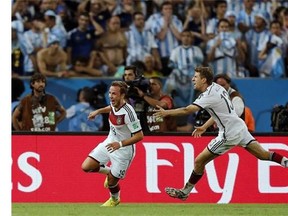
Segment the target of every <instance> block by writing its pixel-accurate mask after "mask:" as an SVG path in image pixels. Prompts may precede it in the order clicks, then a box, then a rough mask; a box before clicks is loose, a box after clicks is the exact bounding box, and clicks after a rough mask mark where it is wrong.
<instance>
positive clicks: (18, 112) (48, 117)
mask: <svg viewBox="0 0 288 216" xmlns="http://www.w3.org/2000/svg"><path fill="white" fill-rule="evenodd" d="M45 87H46V77H45V76H44V75H43V74H39V73H37V74H34V75H33V76H32V77H31V80H30V88H31V89H32V93H31V94H28V95H27V96H25V97H24V98H23V99H22V100H21V101H20V103H19V105H18V106H17V108H16V109H15V111H14V112H13V115H12V122H13V127H14V128H15V130H17V131H20V130H21V131H37V132H38V131H41V132H42V131H55V129H56V126H57V124H58V123H59V122H61V121H62V120H63V119H64V118H65V116H66V110H65V109H64V107H63V106H61V104H60V103H59V102H58V100H57V99H56V98H55V97H54V96H53V95H50V94H46V93H45Z"/></svg>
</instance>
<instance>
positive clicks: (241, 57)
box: [11, 0, 288, 107]
mask: <svg viewBox="0 0 288 216" xmlns="http://www.w3.org/2000/svg"><path fill="white" fill-rule="evenodd" d="M11 7H12V25H11V28H12V29H11V30H12V46H11V47H12V50H11V54H12V61H11V63H12V65H11V70H12V77H20V78H21V77H25V76H29V77H30V76H32V75H33V74H36V73H42V74H43V75H45V76H46V77H58V78H69V77H110V78H111V77H114V78H115V79H119V78H122V77H123V75H124V71H125V67H126V66H130V65H137V66H139V65H140V66H141V73H142V75H144V77H145V78H147V79H148V78H150V77H155V76H158V77H163V78H164V79H165V80H166V82H165V84H164V86H163V92H164V93H167V94H169V95H170V96H172V98H173V100H174V105H175V107H181V106H186V105H188V104H190V103H191V102H192V101H193V99H194V98H195V97H196V96H197V92H194V91H193V87H192V86H191V85H192V84H191V77H192V76H193V74H194V68H196V67H197V66H199V65H202V66H210V67H211V68H213V71H214V75H217V74H227V75H228V76H229V77H230V78H232V79H233V78H245V77H259V78H267V77H269V78H287V77H288V2H287V1H283V0H239V1H233V0H191V1H185V0H170V1H167V0H166V1H164V0H151V1H150V0H149V1H147V0H146V1H145V0H12V3H11ZM140 66H139V67H140ZM183 89H184V90H185V89H188V90H189V91H186V90H185V94H183V91H184V90H183ZM181 91H182V92H181ZM187 92H189V93H187Z"/></svg>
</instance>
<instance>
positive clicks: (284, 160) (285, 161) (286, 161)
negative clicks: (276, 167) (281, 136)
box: [281, 157, 288, 168]
mask: <svg viewBox="0 0 288 216" xmlns="http://www.w3.org/2000/svg"><path fill="white" fill-rule="evenodd" d="M281 165H282V166H284V167H287V168H288V158H286V157H283V158H282V161H281Z"/></svg>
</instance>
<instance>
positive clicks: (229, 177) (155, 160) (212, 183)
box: [143, 142, 288, 203]
mask: <svg viewBox="0 0 288 216" xmlns="http://www.w3.org/2000/svg"><path fill="white" fill-rule="evenodd" d="M143 145H144V147H145V150H146V188H147V190H148V192H149V193H161V191H160V190H159V187H158V169H159V167H160V166H169V167H174V166H175V164H173V163H171V161H169V160H167V159H165V158H159V157H158V153H159V152H160V151H163V150H165V151H167V150H169V151H171V150H172V151H176V152H179V154H180V155H182V157H183V160H184V162H183V166H182V167H183V172H184V182H183V185H184V184H185V183H186V182H187V180H188V179H189V177H190V174H191V171H192V170H193V167H194V158H195V156H196V155H195V150H194V147H193V144H191V143H181V144H180V146H181V145H182V147H183V150H182V151H181V150H180V149H179V147H178V146H177V145H175V144H173V143H167V142H159V143H151V142H149V143H148V142H143ZM261 145H262V147H263V148H264V149H266V150H269V149H273V150H275V151H277V150H284V151H288V146H287V145H285V144H282V143H265V144H261ZM226 154H228V158H229V159H228V165H227V169H226V170H225V171H226V173H225V181H224V185H223V187H221V186H220V184H219V179H218V176H217V171H216V168H215V166H214V161H211V162H210V163H208V164H207V165H206V170H205V175H207V179H208V184H209V187H210V189H211V190H212V191H213V192H214V193H220V194H222V196H221V198H220V200H219V201H218V203H229V202H230V201H231V199H232V196H233V191H234V186H235V181H236V177H237V171H238V168H239V155H238V154H237V153H229V152H228V153H226ZM247 154H249V153H248V152H247ZM180 155H179V156H180ZM223 166H224V165H223ZM273 166H280V165H279V164H277V163H274V162H269V161H260V160H258V189H259V192H260V193H288V184H287V186H281V187H280V186H272V185H271V183H270V177H271V173H270V172H271V167H273ZM224 167H226V165H225V166H224ZM246 167H247V169H249V164H247V165H246ZM285 171H286V170H285ZM247 172H249V170H247ZM200 181H201V180H200ZM244 181H245V179H244ZM191 193H198V192H197V185H196V189H195V188H194V189H193V190H192V191H191Z"/></svg>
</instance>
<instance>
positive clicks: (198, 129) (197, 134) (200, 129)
mask: <svg viewBox="0 0 288 216" xmlns="http://www.w3.org/2000/svg"><path fill="white" fill-rule="evenodd" d="M205 131H206V129H205V128H204V127H195V130H194V131H193V132H192V136H194V137H195V138H198V137H201V135H202V134H203V133H204V132H205Z"/></svg>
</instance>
